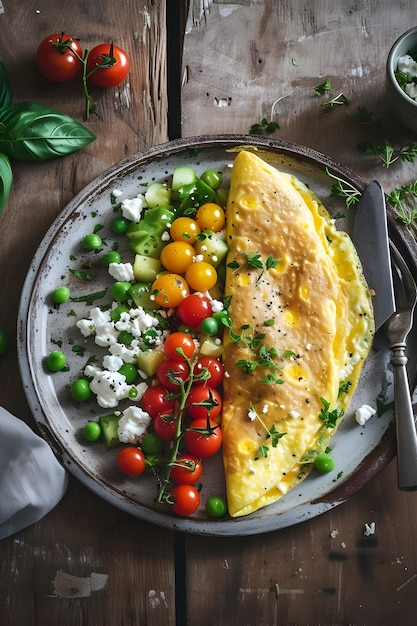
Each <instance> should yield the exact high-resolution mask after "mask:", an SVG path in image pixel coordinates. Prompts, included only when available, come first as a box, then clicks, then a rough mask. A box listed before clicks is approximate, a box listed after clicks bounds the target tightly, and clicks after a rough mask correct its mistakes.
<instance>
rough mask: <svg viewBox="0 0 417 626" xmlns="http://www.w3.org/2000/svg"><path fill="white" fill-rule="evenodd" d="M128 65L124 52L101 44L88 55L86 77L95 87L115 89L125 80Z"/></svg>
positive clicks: (110, 45) (111, 45) (115, 47)
mask: <svg viewBox="0 0 417 626" xmlns="http://www.w3.org/2000/svg"><path fill="white" fill-rule="evenodd" d="M129 65H130V64H129V59H128V56H127V54H126V52H125V51H124V50H122V49H121V48H119V47H118V46H115V45H114V44H112V43H102V44H100V45H99V46H96V47H95V48H93V49H92V50H90V52H89V54H88V57H87V76H88V78H89V80H90V81H91V82H92V83H93V85H97V87H115V86H116V85H118V84H119V83H121V82H122V80H124V79H125V78H126V76H127V74H128V72H129ZM96 68H98V69H96Z"/></svg>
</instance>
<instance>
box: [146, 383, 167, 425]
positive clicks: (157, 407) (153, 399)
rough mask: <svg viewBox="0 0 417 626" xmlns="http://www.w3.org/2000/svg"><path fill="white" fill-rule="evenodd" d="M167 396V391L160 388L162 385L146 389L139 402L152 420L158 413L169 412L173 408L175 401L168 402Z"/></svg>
mask: <svg viewBox="0 0 417 626" xmlns="http://www.w3.org/2000/svg"><path fill="white" fill-rule="evenodd" d="M169 394H170V392H169V391H168V389H166V388H165V387H162V385H156V386H155V387H148V388H147V390H146V391H145V393H144V394H143V396H142V400H141V405H142V408H143V410H144V411H146V412H147V413H148V414H149V415H150V416H151V417H152V419H154V418H155V417H156V416H157V415H158V413H167V412H168V411H171V410H172V409H173V408H174V406H175V400H174V399H172V400H170V399H169V397H170V396H169Z"/></svg>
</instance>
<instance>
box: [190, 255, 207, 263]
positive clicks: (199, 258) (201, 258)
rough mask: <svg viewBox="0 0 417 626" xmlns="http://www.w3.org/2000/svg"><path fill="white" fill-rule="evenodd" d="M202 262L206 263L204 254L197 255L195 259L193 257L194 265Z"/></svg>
mask: <svg viewBox="0 0 417 626" xmlns="http://www.w3.org/2000/svg"><path fill="white" fill-rule="evenodd" d="M201 261H204V257H203V255H202V254H196V255H195V257H193V262H194V263H201Z"/></svg>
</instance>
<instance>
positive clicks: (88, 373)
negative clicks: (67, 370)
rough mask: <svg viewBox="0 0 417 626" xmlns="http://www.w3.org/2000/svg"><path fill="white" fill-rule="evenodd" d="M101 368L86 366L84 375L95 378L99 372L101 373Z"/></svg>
mask: <svg viewBox="0 0 417 626" xmlns="http://www.w3.org/2000/svg"><path fill="white" fill-rule="evenodd" d="M100 371H101V370H100V368H99V367H97V365H90V364H89V365H86V366H85V368H84V374H85V375H86V376H88V378H93V376H95V375H96V374H97V372H100Z"/></svg>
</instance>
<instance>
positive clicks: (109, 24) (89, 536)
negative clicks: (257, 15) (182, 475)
mask: <svg viewBox="0 0 417 626" xmlns="http://www.w3.org/2000/svg"><path fill="white" fill-rule="evenodd" d="M2 5H3V8H4V13H3V14H1V15H0V57H1V58H2V60H3V61H4V63H5V65H6V67H7V69H8V71H9V73H10V76H11V80H12V85H13V90H14V99H15V101H20V100H34V101H37V102H42V103H44V104H48V105H49V106H51V107H53V108H56V109H57V110H59V111H60V112H62V113H66V114H68V115H71V116H72V117H74V118H76V119H78V120H80V121H83V112H84V100H83V94H82V89H81V82H77V81H73V82H71V84H62V85H58V84H52V83H49V82H48V81H46V80H44V79H43V78H42V77H41V76H40V75H39V74H38V73H37V71H36V69H35V66H34V53H35V50H36V47H37V45H38V43H39V42H40V41H41V40H42V39H43V38H44V37H45V36H47V35H49V34H51V33H53V32H61V31H62V30H63V29H65V30H67V31H69V32H70V33H71V34H73V35H74V36H76V37H79V38H80V39H81V42H82V45H83V47H85V48H88V49H91V48H92V47H93V46H95V45H97V44H99V43H102V42H106V41H112V40H113V41H114V43H116V44H119V45H120V46H121V47H122V48H124V49H126V51H127V52H128V54H129V56H130V60H131V71H130V74H129V78H128V80H127V81H126V82H125V83H124V84H123V85H121V86H120V88H115V89H110V90H97V91H94V93H93V96H94V99H95V101H96V102H97V105H98V110H97V113H98V115H93V116H92V117H91V118H90V119H89V120H88V121H86V122H85V124H86V125H87V126H88V127H89V128H91V130H93V132H95V133H96V135H97V139H96V141H95V142H94V143H92V144H91V145H90V146H88V147H87V148H86V149H85V150H83V151H82V152H79V153H77V154H75V155H73V156H69V157H65V158H64V159H58V160H55V161H50V162H46V163H13V171H14V183H13V190H12V193H11V196H10V199H9V202H8V204H7V206H6V208H5V209H4V211H3V213H2V215H1V216H0V225H1V232H2V237H1V246H0V267H1V272H2V280H1V285H0V302H1V308H0V328H2V329H3V330H5V331H6V332H7V333H8V335H9V336H10V339H11V346H10V350H9V352H8V354H7V357H4V358H1V359H0V403H1V405H3V406H4V407H5V408H7V409H8V410H10V411H11V412H12V413H13V414H15V415H18V416H20V417H21V418H23V419H25V420H26V421H28V422H29V423H30V422H31V416H30V412H29V409H28V406H27V404H26V401H25V399H24V394H23V389H22V384H21V382H20V378H19V371H18V364H17V355H16V347H15V342H14V336H15V332H16V316H17V309H18V302H19V298H20V292H21V288H22V284H23V281H24V277H25V274H26V272H27V270H28V267H29V263H30V260H31V258H32V256H33V254H34V253H35V251H36V249H37V247H38V245H39V242H40V241H41V239H42V237H43V236H44V234H45V232H46V230H47V228H48V227H49V225H50V224H51V223H52V221H53V219H54V218H55V216H56V215H57V214H58V212H59V211H60V210H61V209H62V208H63V207H64V206H65V204H66V203H67V202H68V201H69V200H70V199H71V198H72V197H73V196H74V195H75V194H76V193H77V192H78V191H80V190H81V189H82V188H83V187H84V186H85V185H86V184H87V183H88V182H90V181H91V180H92V179H94V178H95V177H96V176H97V175H98V174H100V173H101V172H102V171H103V170H104V169H106V168H107V167H109V166H110V165H112V164H113V163H116V162H118V161H120V160H121V159H123V158H124V157H126V156H128V155H131V154H134V153H135V152H137V151H142V150H145V149H146V148H147V147H149V146H152V145H154V144H157V143H161V142H164V141H166V140H167V89H166V23H165V3H159V2H156V3H155V2H154V3H147V2H144V1H142V0H138V1H136V2H129V1H122V2H117V3H115V2H110V1H109V2H107V1H104V2H100V3H91V2H90V3H85V2H82V1H78V0H73V1H72V2H67V1H66V2H59V3H53V6H52V4H51V3H50V2H48V0H39V1H37V2H30V1H25V2H17V3H16V2H8V1H3V3H2ZM0 432H1V425H0ZM0 497H1V495H0ZM173 539H174V537H173V534H172V533H170V532H168V531H164V532H161V531H160V529H158V528H156V527H153V526H150V525H148V524H147V523H145V522H140V521H138V520H136V519H134V518H133V517H130V516H129V515H127V514H124V513H122V512H121V511H119V510H117V509H115V508H114V507H112V506H111V505H109V504H107V503H106V502H104V501H103V500H101V499H100V498H98V497H97V496H95V495H94V494H92V493H91V492H90V491H88V490H87V489H86V488H85V487H83V486H82V485H81V484H79V483H78V482H77V481H75V480H73V479H72V480H71V481H70V487H69V490H68V492H67V494H66V496H65V497H64V499H63V500H62V502H61V503H60V504H59V505H58V506H57V507H56V509H54V510H53V511H52V512H51V513H50V514H49V515H48V516H47V517H46V518H44V519H43V520H41V521H40V522H39V523H37V524H35V525H33V526H31V527H30V528H27V529H26V530H24V531H22V532H19V533H18V534H16V535H15V536H13V537H10V538H9V539H4V540H2V541H1V542H0V589H1V594H0V623H1V624H2V625H4V626H9V625H10V626H15V625H16V624H19V626H34V625H38V624H39V626H41V625H42V626H54V625H55V624H61V625H63V626H65V625H66V624H68V625H69V624H80V625H81V624H83V625H88V624H91V625H93V624H94V625H96V624H150V625H152V624H154V625H155V626H159V625H160V624H167V625H170V624H174V623H175V593H174V591H175V589H174V587H175V585H174V559H173ZM57 573H59V575H58V577H57ZM100 575H105V576H106V577H107V578H101V576H100ZM59 576H60V577H61V578H59ZM65 577H67V578H66V579H65ZM54 581H55V584H54ZM103 581H105V584H104V585H103ZM64 583H65V584H64ZM95 583H97V586H98V588H97V590H94V589H93V588H92V587H91V586H92V585H94V584H95ZM82 592H83V593H85V594H87V595H86V596H85V597H77V596H78V595H79V594H80V593H82Z"/></svg>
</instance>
